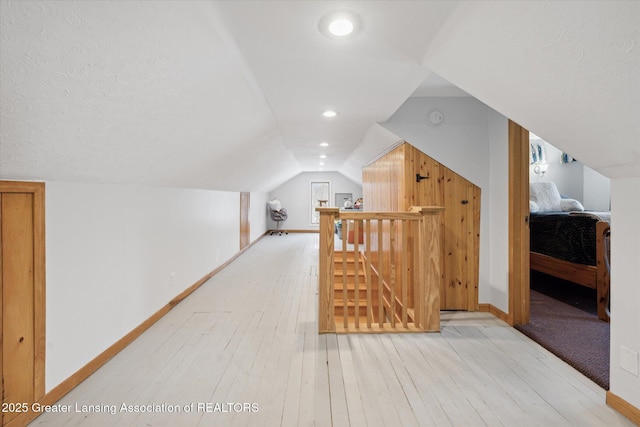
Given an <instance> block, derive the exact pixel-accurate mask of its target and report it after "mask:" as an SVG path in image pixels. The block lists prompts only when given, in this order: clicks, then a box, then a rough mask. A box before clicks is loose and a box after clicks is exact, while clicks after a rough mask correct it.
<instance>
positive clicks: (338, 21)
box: [318, 10, 362, 39]
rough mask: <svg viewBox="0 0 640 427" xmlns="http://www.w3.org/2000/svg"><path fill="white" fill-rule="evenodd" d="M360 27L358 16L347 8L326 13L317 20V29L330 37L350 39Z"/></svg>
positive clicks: (360, 22)
mask: <svg viewBox="0 0 640 427" xmlns="http://www.w3.org/2000/svg"><path fill="white" fill-rule="evenodd" d="M361 29H362V21H361V20H360V17H359V16H358V15H357V14H356V13H354V12H351V11H349V10H339V11H335V12H331V13H328V14H326V15H325V16H323V17H322V18H321V19H320V21H319V22H318V31H320V32H321V33H322V34H324V35H325V36H327V37H329V38H331V39H350V38H351V37H352V36H353V35H355V34H356V33H358V32H359V31H360V30H361Z"/></svg>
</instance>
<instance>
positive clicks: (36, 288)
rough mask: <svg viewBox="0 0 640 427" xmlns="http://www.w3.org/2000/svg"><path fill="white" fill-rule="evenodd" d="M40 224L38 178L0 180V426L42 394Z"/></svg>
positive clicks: (42, 255) (41, 189) (42, 250)
mask: <svg viewBox="0 0 640 427" xmlns="http://www.w3.org/2000/svg"><path fill="white" fill-rule="evenodd" d="M44 224H45V218H44V183H35V182H16V181H0V289H1V292H0V328H1V329H2V343H1V347H2V348H1V351H0V374H1V375H2V384H3V387H2V403H3V410H2V412H0V413H1V414H2V415H0V417H2V418H1V425H6V424H7V423H9V422H11V421H12V420H14V419H15V418H17V417H18V416H20V415H21V413H24V412H29V411H30V409H31V405H32V404H33V403H34V402H36V401H38V400H39V399H40V398H42V397H43V396H44V390H45V384H44V380H45V376H44V363H45V231H44ZM17 405H20V406H17ZM5 409H6V410H5Z"/></svg>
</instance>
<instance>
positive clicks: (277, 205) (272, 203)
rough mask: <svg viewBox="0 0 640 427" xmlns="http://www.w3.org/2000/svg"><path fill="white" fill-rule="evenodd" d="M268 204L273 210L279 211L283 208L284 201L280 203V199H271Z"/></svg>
mask: <svg viewBox="0 0 640 427" xmlns="http://www.w3.org/2000/svg"><path fill="white" fill-rule="evenodd" d="M267 205H269V209H271V210H272V211H279V210H280V209H282V203H280V200H278V199H273V200H269V201H268V202H267Z"/></svg>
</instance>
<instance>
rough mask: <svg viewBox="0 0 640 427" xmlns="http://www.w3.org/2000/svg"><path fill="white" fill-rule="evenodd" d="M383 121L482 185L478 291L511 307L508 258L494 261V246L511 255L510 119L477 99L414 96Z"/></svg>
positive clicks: (493, 301)
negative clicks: (437, 117)
mask: <svg viewBox="0 0 640 427" xmlns="http://www.w3.org/2000/svg"><path fill="white" fill-rule="evenodd" d="M433 110H438V111H440V112H441V113H442V115H443V120H442V123H440V124H439V125H433V124H431V123H430V121H429V119H428V116H429V113H430V112H431V111H433ZM382 125H383V126H384V127H385V128H386V129H388V130H389V131H391V132H393V133H394V134H396V135H398V136H399V137H400V138H402V139H404V140H405V141H407V142H409V143H410V144H411V145H413V146H415V147H417V148H418V149H419V150H421V151H422V152H424V153H425V154H427V155H429V156H430V157H432V158H434V159H436V160H437V161H439V162H440V163H442V164H443V165H445V166H446V167H448V168H449V169H452V170H453V171H455V172H456V173H458V174H460V175H462V176H463V177H465V178H466V179H468V180H469V181H471V182H473V183H474V184H475V185H477V186H478V187H480V189H481V192H482V194H481V208H480V210H481V212H480V278H479V290H478V293H479V295H478V296H479V300H480V302H481V303H491V304H493V305H495V306H496V307H498V308H500V309H501V310H504V311H506V309H507V308H508V300H507V291H508V283H507V282H506V281H505V280H506V277H508V276H505V274H507V273H505V268H507V272H508V257H507V258H506V260H505V259H503V258H498V259H496V260H495V264H494V265H492V264H491V258H492V256H493V252H492V248H493V249H494V250H496V251H497V255H498V256H503V255H508V252H506V250H507V249H508V240H505V239H506V237H507V235H506V234H505V233H506V232H507V226H506V224H508V221H506V218H507V216H506V215H507V214H508V205H507V199H506V197H507V193H506V188H507V187H506V184H507V179H506V176H507V171H508V159H507V151H506V150H507V141H508V139H507V138H508V134H507V121H506V119H505V118H504V117H502V116H501V115H500V114H498V113H496V112H494V111H493V110H491V109H490V108H489V107H487V106H486V105H484V104H483V103H481V102H480V101H478V100H476V99H474V98H438V97H423V98H409V99H408V100H407V101H406V102H405V103H404V104H403V105H402V106H401V107H400V108H399V109H398V110H397V111H396V113H395V114H394V115H393V116H392V117H391V118H390V119H389V120H388V121H386V122H385V123H383V124H382ZM492 184H495V185H496V186H497V188H496V190H495V191H497V193H496V194H492ZM365 204H366V200H365ZM496 227H497V230H496V232H495V233H494V230H493V228H496ZM492 239H495V240H492ZM505 262H507V264H505Z"/></svg>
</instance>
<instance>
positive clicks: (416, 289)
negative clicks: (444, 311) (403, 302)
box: [411, 221, 422, 328]
mask: <svg viewBox="0 0 640 427" xmlns="http://www.w3.org/2000/svg"><path fill="white" fill-rule="evenodd" d="M411 227H412V235H413V236H414V238H413V247H412V249H413V251H412V252H413V271H412V273H413V274H412V276H413V309H414V312H413V323H414V324H415V326H416V327H420V328H421V327H422V325H421V324H420V319H422V304H421V301H422V300H421V295H422V293H421V292H420V289H421V288H422V283H421V282H420V274H419V271H420V266H421V262H420V260H421V259H422V258H421V257H420V235H419V230H420V222H419V221H414V222H413V223H412V224H411Z"/></svg>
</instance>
